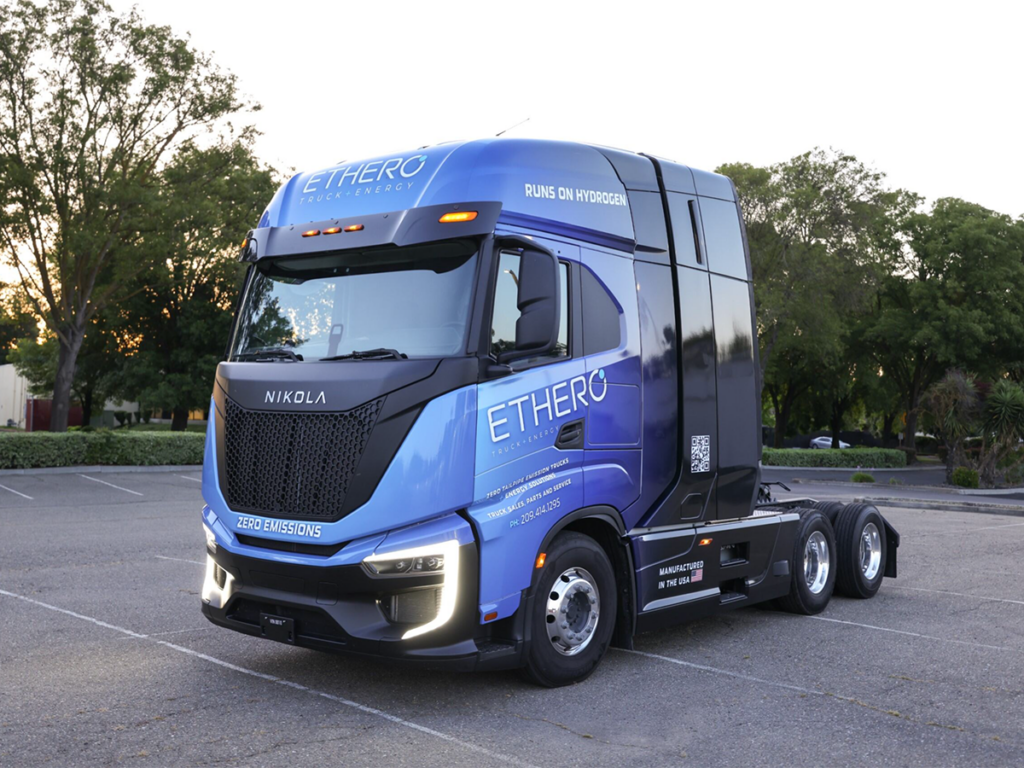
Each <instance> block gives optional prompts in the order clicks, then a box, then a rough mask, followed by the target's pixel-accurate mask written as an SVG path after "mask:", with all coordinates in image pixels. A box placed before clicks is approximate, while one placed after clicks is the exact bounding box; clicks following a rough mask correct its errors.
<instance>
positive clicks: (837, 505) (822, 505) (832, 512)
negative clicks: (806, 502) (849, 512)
mask: <svg viewBox="0 0 1024 768" xmlns="http://www.w3.org/2000/svg"><path fill="white" fill-rule="evenodd" d="M814 508H815V509H817V510H818V511H820V512H821V513H822V514H823V515H824V516H825V517H827V518H828V521H829V522H830V523H832V530H833V531H835V529H836V516H837V515H838V514H839V510H841V509H842V508H843V502H841V501H819V502H817V503H816V504H815V505H814Z"/></svg>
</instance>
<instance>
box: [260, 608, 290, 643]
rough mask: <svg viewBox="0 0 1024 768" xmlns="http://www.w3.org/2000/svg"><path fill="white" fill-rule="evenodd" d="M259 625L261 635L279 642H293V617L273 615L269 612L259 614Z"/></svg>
mask: <svg viewBox="0 0 1024 768" xmlns="http://www.w3.org/2000/svg"><path fill="white" fill-rule="evenodd" d="M260 627H261V628H262V629H263V636H264V637H266V638H269V639H270V640H277V642H279V643H290V644H292V645H294V644H295V619H286V618H285V617H284V616H273V615H271V614H269V613H261V614H260Z"/></svg>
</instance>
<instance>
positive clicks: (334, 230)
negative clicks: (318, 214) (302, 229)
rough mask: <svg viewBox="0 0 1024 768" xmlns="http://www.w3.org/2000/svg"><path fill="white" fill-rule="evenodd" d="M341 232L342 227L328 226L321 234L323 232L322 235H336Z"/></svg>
mask: <svg viewBox="0 0 1024 768" xmlns="http://www.w3.org/2000/svg"><path fill="white" fill-rule="evenodd" d="M339 232H341V227H328V228H327V229H325V230H324V231H323V232H321V233H320V234H322V235H336V234H338V233H339Z"/></svg>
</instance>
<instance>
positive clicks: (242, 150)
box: [112, 139, 275, 428]
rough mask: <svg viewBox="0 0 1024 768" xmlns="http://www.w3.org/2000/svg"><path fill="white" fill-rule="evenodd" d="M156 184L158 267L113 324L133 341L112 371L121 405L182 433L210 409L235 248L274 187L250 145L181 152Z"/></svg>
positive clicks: (233, 292) (232, 291)
mask: <svg viewBox="0 0 1024 768" xmlns="http://www.w3.org/2000/svg"><path fill="white" fill-rule="evenodd" d="M163 175H164V177H165V178H166V179H167V187H166V190H165V191H164V193H163V195H162V204H161V206H160V209H159V212H158V213H157V214H156V216H155V219H156V221H157V222H158V229H159V230H160V234H158V235H155V236H154V237H153V238H152V239H151V240H150V242H149V247H153V248H155V249H157V250H159V251H160V252H161V253H162V254H163V256H164V258H163V259H162V260H161V261H160V262H159V263H158V264H156V265H155V266H154V267H153V268H152V269H151V270H150V271H149V273H148V275H147V284H146V285H145V286H144V287H143V288H142V289H141V290H140V291H139V292H138V293H137V294H136V295H135V296H133V297H132V298H131V299H130V300H128V301H125V302H122V303H121V304H120V306H119V307H118V315H117V318H116V320H112V322H113V323H114V324H115V326H116V328H117V329H118V332H119V333H121V334H123V335H124V336H125V337H128V338H133V339H138V342H137V344H136V345H135V347H134V348H133V349H132V350H131V354H129V355H126V356H125V357H124V358H123V361H122V364H121V366H120V373H119V386H118V393H119V394H120V396H121V397H123V398H124V399H130V400H138V401H139V402H140V404H141V405H142V407H143V408H144V409H146V410H148V409H149V408H152V407H161V408H167V409H170V410H172V411H173V412H174V414H175V422H176V426H178V427H179V428H183V427H184V424H185V422H186V417H187V413H188V411H190V410H193V409H199V408H203V407H205V406H207V405H208V404H209V401H210V391H211V390H212V389H213V377H214V373H215V371H216V367H217V363H218V362H219V361H220V360H221V358H222V357H223V354H224V347H225V343H226V341H227V338H228V334H229V331H230V327H231V313H232V310H233V308H234V300H235V298H236V296H237V293H238V290H239V288H240V285H241V279H242V276H243V274H244V269H243V267H242V265H240V264H239V263H238V261H237V248H238V243H239V240H240V238H241V237H242V236H243V235H244V233H245V231H246V230H247V229H248V228H249V227H251V226H252V224H253V223H254V222H255V221H256V219H257V218H258V216H259V213H260V210H261V206H262V205H264V204H265V203H266V201H267V200H269V199H270V198H271V196H272V195H273V191H274V186H275V177H274V174H273V173H272V172H271V171H270V170H268V169H266V168H263V167H261V166H260V164H259V162H258V161H257V160H256V158H255V156H254V155H253V153H252V147H251V140H249V139H247V140H245V141H241V140H240V141H235V142H233V143H226V144H219V145H217V146H214V147H211V148H207V149H199V148H198V147H196V146H195V145H193V144H191V143H188V144H186V145H184V146H183V147H182V148H181V149H180V150H179V151H178V152H177V153H176V154H175V156H174V158H173V161H172V162H171V163H170V165H169V166H168V167H167V168H166V169H165V170H164V172H163Z"/></svg>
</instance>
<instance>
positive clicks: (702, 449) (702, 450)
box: [690, 435, 711, 472]
mask: <svg viewBox="0 0 1024 768" xmlns="http://www.w3.org/2000/svg"><path fill="white" fill-rule="evenodd" d="M710 471H711V435H694V436H693V437H691V438H690V472H710Z"/></svg>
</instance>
